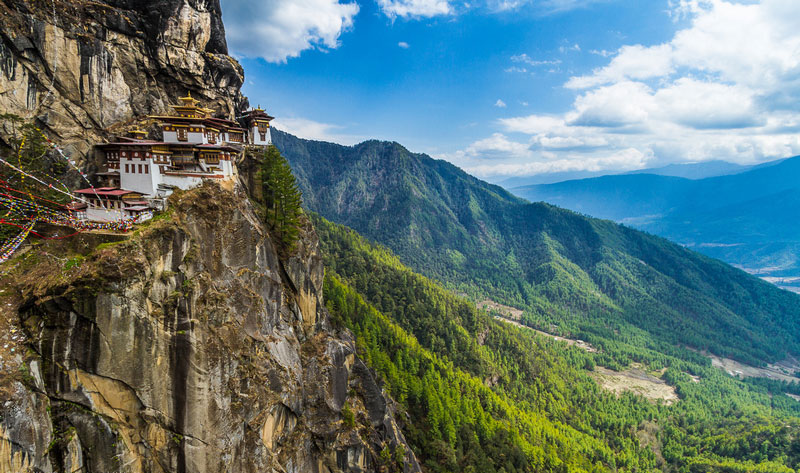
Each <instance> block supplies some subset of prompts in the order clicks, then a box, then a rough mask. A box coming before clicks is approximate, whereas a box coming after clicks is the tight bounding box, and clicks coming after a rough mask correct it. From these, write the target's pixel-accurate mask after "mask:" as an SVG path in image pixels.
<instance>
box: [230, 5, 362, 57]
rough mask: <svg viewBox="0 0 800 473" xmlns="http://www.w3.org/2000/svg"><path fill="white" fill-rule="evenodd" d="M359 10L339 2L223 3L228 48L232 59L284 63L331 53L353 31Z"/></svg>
mask: <svg viewBox="0 0 800 473" xmlns="http://www.w3.org/2000/svg"><path fill="white" fill-rule="evenodd" d="M358 11H359V7H358V3H356V2H355V1H353V2H351V3H341V2H340V1H339V0H304V1H302V2H297V1H294V0H269V1H260V0H223V8H222V13H223V17H224V18H223V19H224V21H225V31H226V36H227V39H228V46H229V47H230V50H231V52H232V53H233V54H234V55H238V56H245V57H261V58H264V59H265V60H267V61H269V62H286V60H287V59H288V58H292V57H297V56H299V55H300V53H301V52H302V51H305V50H306V49H312V48H319V49H335V48H337V47H338V46H339V37H340V36H341V34H342V33H343V32H344V31H347V30H348V29H350V28H352V27H353V20H354V18H355V16H356V15H357V14H358Z"/></svg>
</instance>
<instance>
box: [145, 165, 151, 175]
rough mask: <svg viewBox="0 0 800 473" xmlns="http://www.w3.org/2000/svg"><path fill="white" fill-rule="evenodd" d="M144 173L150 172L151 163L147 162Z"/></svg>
mask: <svg viewBox="0 0 800 473" xmlns="http://www.w3.org/2000/svg"><path fill="white" fill-rule="evenodd" d="M144 173H145V174H150V165H149V164H145V165H144Z"/></svg>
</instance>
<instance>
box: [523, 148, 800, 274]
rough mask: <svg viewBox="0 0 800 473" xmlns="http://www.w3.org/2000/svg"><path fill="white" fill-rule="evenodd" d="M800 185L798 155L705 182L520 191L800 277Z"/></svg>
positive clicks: (617, 182) (648, 178)
mask: <svg viewBox="0 0 800 473" xmlns="http://www.w3.org/2000/svg"><path fill="white" fill-rule="evenodd" d="M798 182H800V157H793V158H787V159H783V160H778V161H775V162H771V163H767V164H766V165H761V166H756V167H753V168H751V169H750V170H748V171H745V172H742V173H738V174H733V175H728V176H717V177H712V178H707V179H701V180H688V179H682V178H668V177H664V176H655V175H646V174H641V175H613V176H603V177H598V178H590V179H585V180H576V181H565V182H561V183H557V184H547V185H541V186H529V187H523V188H517V189H514V192H515V193H516V195H518V196H520V197H523V198H526V199H528V200H531V201H540V200H541V201H547V202H550V203H553V204H555V205H559V206H561V207H564V208H568V209H571V210H574V211H579V212H581V213H584V214H588V215H592V216H595V217H600V218H609V219H612V220H615V221H619V222H623V223H626V224H628V225H631V226H634V227H636V228H638V229H641V230H645V231H648V232H652V233H656V234H658V235H661V236H664V237H667V238H669V239H672V240H673V241H676V242H679V243H681V244H684V245H687V246H689V247H692V248H697V249H699V250H700V251H702V252H703V253H706V254H708V255H710V256H713V257H717V258H720V259H723V260H725V261H727V262H729V263H731V264H734V265H736V266H737V267H742V268H747V269H748V270H750V271H752V272H758V273H759V274H762V273H763V274H766V275H767V276H787V275H788V276H792V275H798V274H800V263H798V261H797V258H796V257H792V255H793V254H794V255H796V252H794V250H793V248H797V247H798V244H800V228H798V226H797V225H796V223H795V222H794V221H793V220H792V219H787V218H786V216H787V215H790V214H793V213H797V212H800V184H798ZM739 247H743V248H739ZM776 260H781V261H784V263H782V264H781V265H777V266H776V265H775V264H774V262H775V261H776ZM770 268H772V269H771V270H770Z"/></svg>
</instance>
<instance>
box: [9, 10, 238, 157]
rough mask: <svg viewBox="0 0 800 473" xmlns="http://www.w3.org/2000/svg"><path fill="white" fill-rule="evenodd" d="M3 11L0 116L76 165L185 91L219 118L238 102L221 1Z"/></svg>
mask: <svg viewBox="0 0 800 473" xmlns="http://www.w3.org/2000/svg"><path fill="white" fill-rule="evenodd" d="M0 15H1V16H0V17H1V18H2V22H3V25H2V27H0V110H3V112H4V113H13V114H16V115H19V116H22V117H24V118H26V119H31V120H34V122H35V123H37V124H38V125H39V126H40V127H41V128H42V129H44V130H45V132H46V133H47V134H48V136H49V137H50V138H51V139H53V140H54V141H56V142H57V143H59V144H60V145H62V147H63V148H64V149H65V150H66V152H67V154H69V155H71V157H73V158H74V159H76V160H77V161H79V162H85V160H86V158H87V156H88V152H89V150H90V147H91V146H92V145H93V144H94V143H95V142H97V141H100V140H101V139H103V138H105V137H108V136H109V134H110V132H112V131H115V129H114V127H117V128H119V127H120V126H124V125H125V124H126V123H128V122H130V121H132V120H136V119H142V118H144V117H145V116H146V115H148V114H152V113H160V112H164V111H166V110H167V109H168V107H169V105H170V103H175V101H176V98H177V97H178V96H181V95H185V94H186V93H187V92H191V93H192V95H193V96H195V97H196V98H198V99H200V100H201V101H202V102H203V106H205V107H209V108H213V109H215V110H217V111H218V112H219V113H220V114H221V115H224V116H233V115H235V110H236V109H237V108H239V107H243V106H244V104H245V101H246V99H244V98H243V96H242V95H241V92H240V90H239V89H240V87H241V85H242V82H243V71H242V68H241V66H240V65H239V64H238V63H237V62H236V61H235V60H234V59H232V58H231V57H229V56H228V55H227V46H226V43H225V32H224V29H223V26H222V19H221V18H222V17H221V13H220V6H219V0H153V1H147V2H142V1H135V0H99V1H98V0H69V1H67V0H0ZM3 139H4V136H3V130H2V129H0V140H3Z"/></svg>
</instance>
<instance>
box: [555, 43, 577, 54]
mask: <svg viewBox="0 0 800 473" xmlns="http://www.w3.org/2000/svg"><path fill="white" fill-rule="evenodd" d="M558 50H559V51H560V52H561V54H564V53H568V52H570V51H575V52H579V51H580V50H581V46H580V45H579V44H578V43H575V44H566V45H564V46H561V47H560V48H558Z"/></svg>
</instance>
